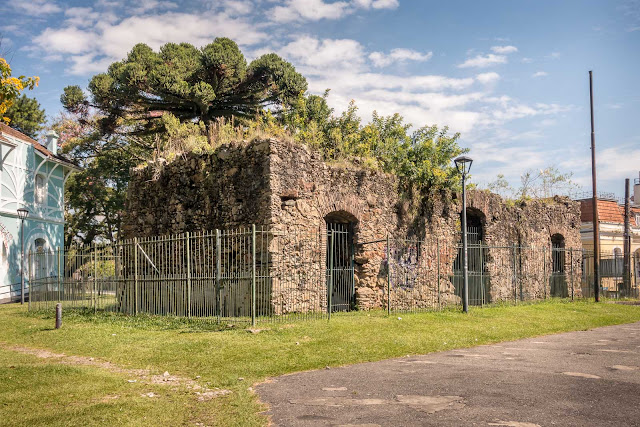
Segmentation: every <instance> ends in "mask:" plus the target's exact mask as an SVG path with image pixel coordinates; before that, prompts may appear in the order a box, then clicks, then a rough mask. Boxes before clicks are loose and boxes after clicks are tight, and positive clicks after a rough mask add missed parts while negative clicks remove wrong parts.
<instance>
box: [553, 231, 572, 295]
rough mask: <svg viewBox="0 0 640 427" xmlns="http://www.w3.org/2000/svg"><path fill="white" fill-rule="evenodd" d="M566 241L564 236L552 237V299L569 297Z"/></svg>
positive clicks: (555, 235)
mask: <svg viewBox="0 0 640 427" xmlns="http://www.w3.org/2000/svg"><path fill="white" fill-rule="evenodd" d="M566 259H567V253H566V249H565V240H564V236H563V235H562V234H554V235H553V236H551V278H550V279H549V280H550V282H551V283H550V287H551V289H550V294H551V296H552V297H559V298H566V297H568V296H569V289H568V287H567V278H566V274H565V272H566V265H565V264H566Z"/></svg>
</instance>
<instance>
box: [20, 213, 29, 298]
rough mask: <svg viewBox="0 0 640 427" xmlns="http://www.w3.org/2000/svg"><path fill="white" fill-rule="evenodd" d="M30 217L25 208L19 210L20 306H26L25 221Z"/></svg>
mask: <svg viewBox="0 0 640 427" xmlns="http://www.w3.org/2000/svg"><path fill="white" fill-rule="evenodd" d="M27 216H29V210H28V209H25V208H20V209H18V218H20V246H21V248H22V249H21V252H20V253H21V255H20V304H24V220H25V218H26V217H27Z"/></svg>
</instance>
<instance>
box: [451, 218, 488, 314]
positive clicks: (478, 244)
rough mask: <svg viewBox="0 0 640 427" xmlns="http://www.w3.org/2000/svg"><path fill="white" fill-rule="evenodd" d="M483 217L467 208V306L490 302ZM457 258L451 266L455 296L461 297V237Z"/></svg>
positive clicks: (462, 267) (462, 283) (462, 281)
mask: <svg viewBox="0 0 640 427" xmlns="http://www.w3.org/2000/svg"><path fill="white" fill-rule="evenodd" d="M485 223H486V220H485V216H484V214H483V213H482V211H480V210H479V209H476V208H471V207H469V208H467V246H468V248H467V255H468V259H467V266H468V270H467V271H468V278H469V304H470V305H483V304H488V303H490V302H491V294H490V289H491V281H490V276H489V271H488V268H487V260H488V256H489V248H488V246H487V244H486V242H485V236H484V233H485ZM460 239H461V240H460V243H459V249H458V256H457V257H456V260H455V261H454V264H453V270H454V285H455V291H456V295H458V296H460V297H462V291H463V285H464V277H463V275H464V265H463V262H462V236H460Z"/></svg>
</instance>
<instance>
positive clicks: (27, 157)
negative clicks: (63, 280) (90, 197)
mask: <svg viewBox="0 0 640 427" xmlns="http://www.w3.org/2000/svg"><path fill="white" fill-rule="evenodd" d="M57 145H58V137H57V135H56V134H55V133H54V132H50V133H49V134H47V142H46V144H45V145H42V144H40V143H38V142H37V141H35V140H33V139H32V138H29V137H28V136H26V135H25V134H23V133H21V132H18V131H16V130H15V129H12V128H10V127H9V126H7V125H5V124H4V123H0V184H1V185H0V303H5V302H11V301H17V300H20V277H21V275H20V266H21V235H20V219H19V218H18V212H17V211H18V209H20V208H25V209H27V210H28V211H29V214H28V217H27V218H26V219H25V220H24V248H25V253H29V251H44V250H47V249H51V248H56V247H60V246H63V245H64V190H65V183H66V181H67V179H68V178H69V175H70V174H71V173H72V172H73V171H75V170H77V169H78V168H77V166H75V165H74V164H73V163H71V162H69V161H68V160H66V159H64V158H63V157H62V156H60V155H58V153H57ZM26 262H27V261H26V259H25V264H26ZM28 268H35V269H39V270H43V271H44V270H47V269H48V268H49V266H47V265H33V266H28V267H27V266H26V265H25V287H26V288H25V294H28V277H27V274H26V272H27V271H28ZM48 273H50V274H53V272H48Z"/></svg>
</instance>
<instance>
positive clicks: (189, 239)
mask: <svg viewBox="0 0 640 427" xmlns="http://www.w3.org/2000/svg"><path fill="white" fill-rule="evenodd" d="M187 317H191V233H189V232H188V231H187Z"/></svg>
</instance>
